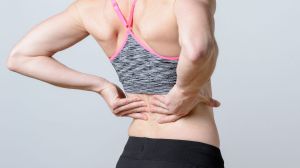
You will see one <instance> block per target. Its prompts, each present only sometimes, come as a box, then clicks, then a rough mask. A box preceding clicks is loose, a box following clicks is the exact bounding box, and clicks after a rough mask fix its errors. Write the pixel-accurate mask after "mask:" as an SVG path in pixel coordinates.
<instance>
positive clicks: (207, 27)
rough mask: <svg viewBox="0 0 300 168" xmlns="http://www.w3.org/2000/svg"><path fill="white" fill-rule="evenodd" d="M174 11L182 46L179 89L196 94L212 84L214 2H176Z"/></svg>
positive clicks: (214, 42)
mask: <svg viewBox="0 0 300 168" xmlns="http://www.w3.org/2000/svg"><path fill="white" fill-rule="evenodd" d="M174 9H175V14H176V18H177V24H178V31H179V42H180V45H181V53H180V59H179V62H178V66H177V82H176V86H177V87H178V88H180V90H182V92H183V93H186V94H193V95H194V94H197V93H199V92H200V90H201V88H202V86H203V85H204V84H205V83H206V82H207V81H209V79H210V77H211V75H212V73H213V71H214V68H215V65H216V60H217V54H218V47H217V44H216V41H215V38H214V18H213V15H214V12H215V0H190V1H186V0H177V1H176V3H175V7H174Z"/></svg>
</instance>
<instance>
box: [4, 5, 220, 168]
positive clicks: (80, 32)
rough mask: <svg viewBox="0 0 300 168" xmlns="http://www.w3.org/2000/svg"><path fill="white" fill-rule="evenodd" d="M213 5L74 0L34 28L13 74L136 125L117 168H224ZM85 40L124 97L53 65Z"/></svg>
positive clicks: (19, 49)
mask: <svg viewBox="0 0 300 168" xmlns="http://www.w3.org/2000/svg"><path fill="white" fill-rule="evenodd" d="M214 12H215V1H211V0H190V1H186V0H131V1H121V0H118V2H117V1H116V0H77V1H74V2H73V3H72V4H70V6H69V7H68V8H67V9H66V10H64V11H62V12H61V13H58V14H56V15H54V16H52V17H50V18H48V19H47V20H45V21H43V22H42V23H40V24H38V25H36V26H35V27H33V28H32V30H31V31H30V32H28V34H26V36H24V38H23V39H21V40H20V41H19V42H18V43H17V45H16V46H15V47H14V48H13V50H12V51H11V53H10V56H9V57H8V60H7V67H8V69H10V70H12V71H15V72H18V73H20V74H23V75H26V76H29V77H32V78H35V79H38V80H41V81H44V82H47V83H50V84H52V85H55V86H59V87H64V88H73V89H81V90H87V91H93V92H95V93H98V94H99V95H100V96H102V98H103V99H104V100H105V102H106V103H107V104H108V105H109V107H110V109H111V110H112V112H113V113H114V114H115V115H116V116H123V117H124V116H126V117H131V118H133V120H132V123H131V124H130V126H129V129H128V135H129V138H128V141H127V143H126V146H125V147H124V150H123V153H122V155H121V156H120V158H119V160H118V163H117V165H116V167H117V168H202V167H205V168H206V167H210V168H222V167H224V161H223V158H222V155H221V152H220V149H219V146H220V142H219V136H218V131H217V128H216V124H215V122H214V117H213V110H212V107H218V106H220V103H219V102H218V101H217V100H214V99H212V98H211V96H212V92H211V81H210V77H211V75H212V72H213V70H214V68H215V64H216V59H217V54H218V48H217V44H216V42H215V39H214V33H213V32H214V20H213V14H214ZM88 35H91V36H92V37H94V38H95V40H96V41H97V42H98V44H99V45H100V46H101V47H102V48H103V50H104V52H105V54H106V55H107V56H108V58H109V60H110V61H111V63H112V65H113V67H114V68H115V70H116V72H117V74H118V76H119V79H120V81H121V82H122V84H123V86H124V90H125V91H124V92H123V91H122V90H121V89H120V88H119V87H118V86H117V85H115V84H114V83H112V82H110V81H108V80H106V79H104V78H101V77H98V76H95V75H90V74H85V73H81V72H78V71H75V70H73V69H71V68H69V67H67V66H65V65H63V64H62V63H60V62H58V61H57V60H55V59H54V58H53V55H54V54H55V53H57V52H59V51H61V50H64V49H66V48H69V47H71V46H72V45H74V44H75V43H77V42H79V41H81V40H82V39H84V38H85V37H87V36H88ZM179 55H180V57H179Z"/></svg>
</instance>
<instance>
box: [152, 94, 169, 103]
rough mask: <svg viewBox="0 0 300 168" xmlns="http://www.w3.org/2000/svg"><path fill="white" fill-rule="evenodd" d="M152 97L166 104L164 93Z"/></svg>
mask: <svg viewBox="0 0 300 168" xmlns="http://www.w3.org/2000/svg"><path fill="white" fill-rule="evenodd" d="M152 98H153V99H154V100H158V101H160V102H161V103H163V104H165V105H167V104H168V102H167V100H166V97H165V95H153V96H152Z"/></svg>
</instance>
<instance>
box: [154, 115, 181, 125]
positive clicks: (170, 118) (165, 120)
mask: <svg viewBox="0 0 300 168" xmlns="http://www.w3.org/2000/svg"><path fill="white" fill-rule="evenodd" d="M181 117H182V116H180V115H175V114H174V115H167V116H162V117H160V118H159V119H158V120H157V122H158V123H159V124H164V123H169V122H174V121H177V120H178V119H179V118H181Z"/></svg>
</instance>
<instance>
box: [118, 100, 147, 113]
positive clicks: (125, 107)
mask: <svg viewBox="0 0 300 168" xmlns="http://www.w3.org/2000/svg"><path fill="white" fill-rule="evenodd" d="M137 107H147V104H146V103H145V102H144V101H135V102H130V103H128V104H125V105H123V106H119V107H118V108H116V109H114V110H113V112H114V113H115V114H118V113H121V112H124V111H128V110H131V109H134V108H137Z"/></svg>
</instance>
